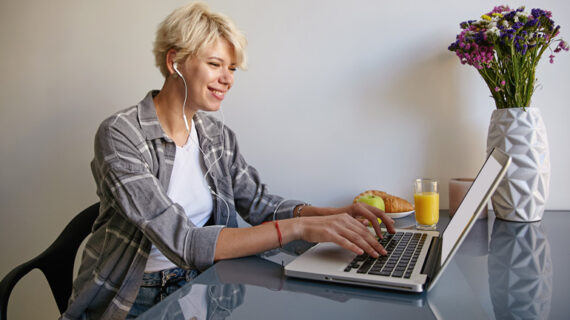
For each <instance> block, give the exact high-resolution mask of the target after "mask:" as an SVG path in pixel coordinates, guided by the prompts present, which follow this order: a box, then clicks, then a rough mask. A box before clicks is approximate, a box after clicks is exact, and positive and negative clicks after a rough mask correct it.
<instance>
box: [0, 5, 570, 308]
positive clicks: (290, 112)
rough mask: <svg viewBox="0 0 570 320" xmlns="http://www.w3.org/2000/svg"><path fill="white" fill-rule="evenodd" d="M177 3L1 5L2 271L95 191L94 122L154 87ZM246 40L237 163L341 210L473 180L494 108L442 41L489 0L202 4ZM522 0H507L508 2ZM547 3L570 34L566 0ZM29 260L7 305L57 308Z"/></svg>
mask: <svg viewBox="0 0 570 320" xmlns="http://www.w3.org/2000/svg"><path fill="white" fill-rule="evenodd" d="M184 3H185V1H174V0H170V1H135V0H125V1H110V0H101V1H71V0H67V1H66V0H53V1H37V0H3V1H2V2H1V4H0V43H1V46H2V49H1V51H0V70H1V76H0V79H1V85H0V148H1V150H2V151H1V153H0V154H1V167H2V170H1V173H0V178H1V181H2V183H1V188H2V191H1V192H0V197H1V198H0V206H1V215H0V228H1V229H0V230H1V231H0V252H1V254H2V262H1V263H0V276H4V275H5V274H6V273H7V272H8V271H9V270H10V269H11V268H13V267H14V266H16V265H17V264H19V263H21V262H23V261H25V260H26V259H29V258H31V257H33V256H35V255H36V254H38V253H39V252H40V251H41V250H43V249H44V248H45V247H46V246H47V245H48V244H49V243H50V242H51V241H53V239H55V237H56V236H57V234H58V233H59V232H60V231H61V229H62V228H63V226H64V225H65V224H66V223H67V222H68V221H69V220H70V219H71V218H72V216H73V215H74V214H75V213H76V212H78V211H79V210H81V209H82V208H84V207H86V206H87V205H89V204H91V203H93V202H95V201H97V198H96V195H95V186H94V183H93V181H92V177H91V173H90V168H89V162H90V160H91V157H92V140H93V135H94V133H95V130H96V128H97V126H98V124H99V123H100V122H101V121H102V120H103V119H104V118H105V117H107V116H108V115H110V114H112V113H114V112H115V111H117V110H119V109H122V108H126V107H128V106H131V105H133V104H135V103H137V102H138V101H139V100H140V99H142V97H143V96H144V95H145V94H146V92H147V91H148V90H150V89H153V88H160V86H161V84H162V77H161V75H160V73H159V72H158V70H157V69H156V68H155V67H154V59H153V57H152V54H151V48H152V41H153V39H154V32H155V29H156V26H157V24H158V23H159V22H160V21H161V20H162V19H163V18H164V17H165V16H166V15H167V14H168V13H169V12H170V11H172V10H173V9H174V8H175V7H177V6H179V5H182V4H184ZM208 3H209V4H210V5H211V7H213V8H214V9H215V10H219V11H222V12H224V13H226V14H228V15H230V16H231V17H233V18H234V20H235V21H236V23H237V25H238V26H239V27H240V28H241V29H242V30H243V31H244V32H245V33H246V35H247V37H248V40H249V49H248V53H249V61H250V67H249V70H248V71H246V72H242V71H239V72H238V73H237V75H236V84H235V86H234V88H233V89H232V92H231V93H230V94H229V95H228V97H227V99H226V101H225V102H224V105H223V110H224V115H225V119H226V123H227V124H228V125H229V126H230V127H232V128H233V129H234V130H235V131H236V132H237V133H238V136H239V138H240V144H241V147H242V149H243V150H242V151H243V152H244V154H245V156H246V159H247V160H248V161H249V162H250V163H251V164H253V165H254V166H256V167H257V168H258V169H259V171H260V172H261V174H262V176H263V177H264V180H265V182H266V183H268V184H269V186H270V187H271V188H272V190H273V191H274V192H276V193H279V194H282V195H283V196H285V197H292V198H301V199H306V200H307V201H310V202H312V203H313V204H315V205H323V206H339V205H344V204H347V203H348V202H350V200H351V199H352V197H353V196H354V195H356V194H358V193H359V192H361V191H363V190H365V189H368V188H378V189H382V190H386V191H389V192H392V193H395V194H398V195H401V196H403V197H406V198H411V194H412V191H411V182H412V180H413V179H414V178H416V177H421V176H430V177H437V178H439V179H440V181H441V183H442V188H441V207H442V208H446V207H447V201H448V200H447V181H448V180H449V178H451V177H464V176H473V175H475V174H476V171H477V169H478V167H479V166H480V164H481V163H482V161H483V160H484V157H485V140H486V135H487V128H488V123H489V118H490V115H491V112H492V111H493V107H494V104H493V102H492V100H491V99H490V98H489V93H488V92H487V88H486V87H485V85H484V83H483V81H482V79H480V78H479V76H478V74H477V73H476V72H475V70H474V69H472V68H471V67H467V66H463V65H461V64H460V63H459V61H458V60H457V58H456V57H455V56H454V55H453V54H452V53H451V52H448V51H447V46H448V45H449V44H450V43H451V42H452V41H453V40H454V39H455V35H456V34H457V32H458V31H459V26H458V24H459V22H460V21H463V20H467V19H476V18H478V17H479V15H480V14H482V13H484V12H487V11H489V10H491V9H492V7H493V6H494V5H495V4H497V3H496V2H495V1H461V2H458V1H452V0H442V1H430V2H421V1H420V2H418V1H411V0H402V1H396V2H394V1H363V0H362V1H340V0H333V1H306V0H303V1H301V0H290V1H261V0H249V1H227V0H226V1H223V0H219V1H208ZM521 3H522V1H511V3H510V5H511V6H512V7H517V6H518V5H520V4H521ZM526 5H527V6H528V7H529V8H531V7H541V8H544V9H550V10H552V11H553V13H554V19H555V21H556V22H558V23H559V24H561V25H562V34H563V36H565V37H566V39H568V40H570V33H569V32H568V30H570V29H568V28H570V4H569V2H567V1H562V0H559V1H554V0H550V1H526ZM569 71H570V55H569V54H568V53H566V54H561V55H560V56H559V57H558V58H557V61H556V63H555V64H553V65H550V64H549V63H548V61H547V59H544V60H543V61H542V62H541V64H540V65H539V68H538V73H537V75H538V78H539V83H540V87H539V88H538V90H537V92H536V93H535V95H534V98H533V105H534V106H537V107H539V108H541V110H542V112H543V116H544V121H545V122H546V126H547V128H548V134H549V140H550V146H551V157H552V160H551V161H552V173H553V176H552V181H551V195H550V200H549V202H548V208H549V209H569V208H570V200H569V199H568V197H567V194H566V193H567V188H566V187H565V186H567V181H568V180H569V179H570V171H569V170H570V169H569V166H568V163H570V152H569V151H568V148H567V146H568V141H567V140H568V138H569V137H570V129H569V126H568V125H567V119H569V118H570V108H568V98H567V97H568V88H569V87H570V72H569ZM49 296H50V295H49V291H48V289H47V287H46V282H45V280H43V278H42V277H41V276H40V275H39V273H38V272H36V273H34V274H32V275H30V277H28V278H26V279H25V280H24V281H23V282H22V283H21V285H19V286H18V287H17V288H16V291H15V293H14V298H13V300H12V303H11V305H10V308H11V309H10V313H9V314H10V315H12V316H13V317H15V318H18V319H25V318H55V317H56V316H57V309H56V307H55V304H54V303H53V301H52V300H51V298H47V297H49Z"/></svg>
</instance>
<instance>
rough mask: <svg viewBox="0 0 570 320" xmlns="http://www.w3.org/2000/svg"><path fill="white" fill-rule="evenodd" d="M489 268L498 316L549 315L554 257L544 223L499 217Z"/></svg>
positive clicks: (524, 316) (492, 242)
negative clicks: (504, 219)
mask: <svg viewBox="0 0 570 320" xmlns="http://www.w3.org/2000/svg"><path fill="white" fill-rule="evenodd" d="M488 267H489V290H490V294H491V301H492V302H493V310H494V312H495V316H496V318H497V319H527V318H528V319H547V318H548V314H549V312H550V299H551V297H552V260H551V256H550V245H549V243H548V239H547V238H546V235H545V233H544V230H543V227H542V223H541V222H535V223H517V222H509V221H501V220H495V222H494V225H493V231H492V234H491V243H490V251H489V260H488Z"/></svg>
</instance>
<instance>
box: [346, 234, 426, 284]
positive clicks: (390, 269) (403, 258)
mask: <svg viewBox="0 0 570 320" xmlns="http://www.w3.org/2000/svg"><path fill="white" fill-rule="evenodd" d="M382 237H383V239H382V240H380V241H379V242H380V244H381V245H382V246H383V247H384V248H385V249H386V251H387V252H388V254H387V255H385V256H380V257H378V258H373V257H370V256H368V255H367V254H366V253H365V254H363V255H359V256H356V257H355V258H354V260H352V262H350V263H349V264H348V266H347V267H346V268H345V269H344V271H346V272H349V271H351V270H352V269H357V271H356V272H357V273H367V274H373V275H381V276H388V277H396V278H402V277H404V278H408V279H409V278H410V277H411V275H412V271H413V270H414V266H415V265H416V263H417V261H418V257H419V255H420V252H421V250H422V248H423V246H424V242H425V240H426V237H427V236H426V235H425V234H422V233H415V232H397V233H395V234H390V233H388V232H384V233H383V234H382Z"/></svg>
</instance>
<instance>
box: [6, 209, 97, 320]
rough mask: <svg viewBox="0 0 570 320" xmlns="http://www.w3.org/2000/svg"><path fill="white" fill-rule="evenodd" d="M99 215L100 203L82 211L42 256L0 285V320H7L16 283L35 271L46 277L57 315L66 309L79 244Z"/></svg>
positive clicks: (17, 269) (18, 270) (22, 266)
mask: <svg viewBox="0 0 570 320" xmlns="http://www.w3.org/2000/svg"><path fill="white" fill-rule="evenodd" d="M98 215H99V203H96V204H93V205H92V206H90V207H89V208H87V209H85V210H83V211H81V212H80V213H79V214H78V215H77V216H75V218H73V220H71V222H69V224H67V226H66V227H65V229H63V231H62V232H61V234H60V235H59V237H58V238H57V239H56V240H55V241H54V242H53V243H52V245H51V246H49V248H47V249H46V250H45V251H44V252H43V253H41V254H40V255H39V256H37V257H35V258H34V259H32V260H30V261H28V262H26V263H23V264H21V265H20V266H18V267H16V268H15V269H13V270H12V271H10V273H8V274H7V275H6V276H5V277H4V279H2V282H0V308H1V310H0V320H5V319H6V317H7V309H8V300H9V299H10V293H11V292H12V289H13V288H14V286H15V285H16V283H17V282H18V281H19V280H20V279H21V278H22V277H23V276H25V275H26V274H28V273H29V272H30V271H32V270H33V269H35V268H38V269H40V270H41V271H42V272H43V273H44V275H45V276H46V278H47V280H48V283H49V286H50V288H51V291H52V293H53V296H54V298H55V302H56V303H57V307H58V309H59V312H60V313H63V312H64V311H65V309H67V302H68V300H69V297H70V296H71V288H72V284H73V264H74V263H75V255H76V253H77V250H78V249H79V246H80V245H81V242H83V240H84V239H85V238H86V237H87V236H88V235H89V234H90V233H91V227H92V226H93V222H94V221H95V219H96V218H97V216H98Z"/></svg>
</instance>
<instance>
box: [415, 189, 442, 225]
mask: <svg viewBox="0 0 570 320" xmlns="http://www.w3.org/2000/svg"><path fill="white" fill-rule="evenodd" d="M414 204H415V207H416V221H417V222H418V223H419V224H421V225H424V226H432V225H435V224H436V223H437V222H438V221H439V193H437V192H419V193H415V194H414Z"/></svg>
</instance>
